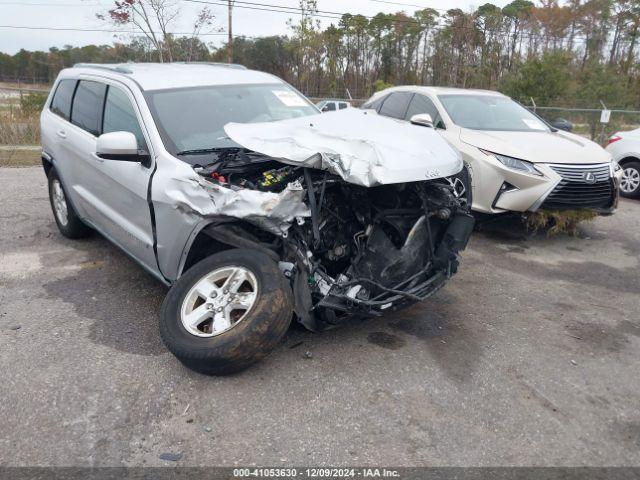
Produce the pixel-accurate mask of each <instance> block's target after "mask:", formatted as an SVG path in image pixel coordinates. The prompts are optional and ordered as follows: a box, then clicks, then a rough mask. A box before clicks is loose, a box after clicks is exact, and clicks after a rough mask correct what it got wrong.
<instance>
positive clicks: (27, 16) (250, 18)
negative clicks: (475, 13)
mask: <svg viewBox="0 0 640 480" xmlns="http://www.w3.org/2000/svg"><path fill="white" fill-rule="evenodd" d="M175 1H176V2H177V3H178V4H179V6H180V12H181V15H180V19H179V21H178V22H176V23H175V25H174V26H173V27H172V31H175V32H189V31H191V26H190V25H192V23H193V20H194V18H195V15H196V13H197V12H198V11H199V10H200V8H202V7H203V5H202V4H195V3H189V2H187V1H185V0H175ZM214 1H216V2H217V3H220V0H214ZM251 1H252V2H254V3H262V4H269V5H283V6H289V7H295V6H297V5H298V0H251ZM389 1H394V2H396V3H402V4H411V5H418V6H420V7H421V8H426V7H431V8H436V9H441V10H442V13H444V11H445V10H446V9H449V8H461V9H463V10H465V11H468V10H470V9H472V8H473V7H476V6H477V5H478V4H483V3H485V1H486V0H483V1H481V2H475V3H474V2H470V1H469V0H447V1H442V0H389ZM492 3H494V4H495V5H498V6H500V7H502V6H504V5H505V4H506V3H508V2H507V1H506V0H495V1H493V2H492ZM110 5H113V1H111V2H110V1H108V0H0V25H1V26H0V52H5V53H9V54H14V53H16V52H17V51H18V50H20V49H21V48H24V49H27V50H48V49H49V47H52V46H55V47H63V46H64V45H73V46H82V45H88V44H110V43H112V42H113V41H114V40H116V39H117V38H120V39H122V40H124V41H126V40H128V37H127V36H123V35H118V37H117V38H116V36H115V34H113V33H108V32H78V31H48V30H18V29H10V28H4V27H2V26H7V25H14V26H30V27H54V28H83V29H110V28H112V27H110V26H108V25H105V24H104V23H103V22H100V21H99V20H98V19H97V18H96V14H97V13H100V12H105V11H106V10H107V8H108V7H109V6H110ZM210 8H211V10H212V12H213V13H214V14H215V15H216V19H215V27H217V29H218V30H222V31H226V28H227V11H226V7H224V6H222V5H210ZM318 9H319V10H325V11H330V12H340V13H343V12H349V13H353V14H356V13H359V14H363V15H375V14H376V13H378V12H385V13H393V12H396V11H400V10H404V11H406V12H407V13H412V12H413V11H415V10H417V9H418V7H415V6H409V5H392V4H390V3H384V2H380V1H377V0H349V1H347V0H318ZM289 18H293V19H294V20H295V19H297V18H299V16H297V15H294V14H287V13H278V12H268V11H257V10H249V9H246V8H239V5H238V6H237V7H236V8H234V22H233V30H234V35H247V36H265V35H275V34H286V33H288V32H289V29H288V27H287V20H288V19H289ZM321 21H322V23H323V25H328V24H329V23H331V22H334V23H336V20H331V19H321ZM212 31H215V29H212ZM129 38H130V37H129ZM201 38H202V40H203V41H205V42H206V43H213V44H214V45H220V44H221V42H222V41H224V35H217V36H216V35H212V36H202V37H201Z"/></svg>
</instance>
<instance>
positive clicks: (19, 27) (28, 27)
mask: <svg viewBox="0 0 640 480" xmlns="http://www.w3.org/2000/svg"><path fill="white" fill-rule="evenodd" d="M0 28H11V29H16V30H53V31H62V32H105V33H126V34H134V35H144V34H145V32H136V31H133V30H111V29H104V28H74V27H34V26H31V25H0ZM148 33H158V34H162V33H163V32H156V31H153V32H148ZM167 34H168V35H193V32H167ZM226 34H227V33H226V32H210V33H198V35H206V36H217V35H226ZM247 38H255V37H247Z"/></svg>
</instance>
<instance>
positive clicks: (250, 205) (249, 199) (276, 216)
mask: <svg viewBox="0 0 640 480" xmlns="http://www.w3.org/2000/svg"><path fill="white" fill-rule="evenodd" d="M181 170H182V169H181ZM182 172H184V170H182ZM175 173H176V175H174V176H173V177H171V178H166V179H165V182H164V185H163V190H164V193H165V195H166V196H167V197H168V198H169V199H171V200H172V204H173V206H174V208H176V209H178V210H180V211H182V212H183V213H185V214H187V215H195V216H198V217H211V216H218V215H224V216H228V217H235V218H241V219H243V220H247V221H248V222H251V223H253V224H255V225H257V226H259V227H261V228H263V229H265V230H267V231H269V232H271V233H274V234H276V235H282V234H284V233H286V232H287V230H288V229H289V227H290V226H291V222H292V221H293V220H294V219H296V218H298V217H309V216H311V212H310V211H309V208H308V207H307V206H306V205H305V203H304V202H303V198H304V195H305V190H304V189H303V188H302V186H301V185H300V184H299V183H297V182H293V183H290V184H288V185H287V187H286V188H285V189H284V190H283V191H281V192H279V193H274V192H260V191H256V190H250V189H233V188H227V187H223V186H221V185H216V184H214V183H211V182H208V181H206V180H205V179H204V178H202V177H200V176H199V175H197V174H196V173H195V172H193V171H192V170H191V171H190V172H189V173H186V172H185V173H184V174H182V175H180V174H179V171H176V172H175Z"/></svg>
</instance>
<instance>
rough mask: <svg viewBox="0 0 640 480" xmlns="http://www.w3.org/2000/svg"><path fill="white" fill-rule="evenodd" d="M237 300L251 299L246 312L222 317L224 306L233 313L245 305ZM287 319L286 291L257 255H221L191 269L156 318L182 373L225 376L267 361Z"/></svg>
mask: <svg viewBox="0 0 640 480" xmlns="http://www.w3.org/2000/svg"><path fill="white" fill-rule="evenodd" d="M236 272H240V273H236ZM225 275H226V278H225ZM237 278H240V279H241V280H239V281H236V280H235V279H237ZM245 278H246V279H247V280H242V279H245ZM216 279H219V280H216ZM237 283H240V285H235V284H237ZM243 286H244V287H243ZM234 288H235V290H234ZM242 288H244V290H243V289H242ZM202 292H204V293H202ZM208 292H212V293H208ZM243 295H244V297H242V296H243ZM238 297H241V298H246V299H252V300H251V303H249V301H247V303H246V305H245V306H247V307H248V308H247V309H246V310H244V311H243V310H242V309H240V310H233V311H231V312H229V313H227V307H226V306H227V305H231V306H230V307H229V308H231V309H233V308H234V304H235V303H242V302H243V301H244V300H238ZM230 298H231V300H230ZM225 302H226V303H225ZM241 308H242V307H241ZM198 311H200V313H198ZM243 312H244V313H243ZM218 315H220V316H218ZM225 315H227V317H226V319H225V318H224V316H225ZM229 315H235V319H234V318H232V317H230V316H229ZM292 316H293V300H292V293H291V287H290V286H289V285H288V283H287V280H286V278H285V276H284V275H283V274H282V272H281V271H280V269H279V268H278V265H277V264H276V262H274V261H273V260H272V259H271V258H269V257H268V256H267V255H265V254H264V253H262V252H259V251H256V250H249V249H233V250H225V251H223V252H219V253H216V254H214V255H212V256H210V257H207V258H205V259H204V260H202V261H200V262H198V263H197V264H195V265H194V266H193V267H191V268H190V269H189V270H188V271H187V272H186V273H185V274H184V275H182V277H180V279H179V280H178V281H177V282H176V283H175V285H174V286H173V287H172V288H171V290H169V293H168V294H167V296H166V298H165V299H164V302H163V303H162V309H161V312H160V335H161V337H162V340H163V341H164V343H165V345H166V346H167V348H168V349H169V350H170V351H171V353H173V354H174V355H175V356H176V357H177V358H178V360H180V361H181V362H182V363H183V364H184V365H185V366H186V367H188V368H190V369H192V370H195V371H197V372H200V373H203V374H205V375H227V374H231V373H235V372H238V371H241V370H244V369H245V368H247V367H249V366H250V365H252V364H254V363H256V362H258V361H259V360H261V359H263V358H264V357H266V356H267V355H268V354H269V353H270V352H271V351H272V350H273V349H274V348H275V347H276V346H277V345H278V344H279V343H280V341H281V339H282V337H283V336H284V334H285V333H286V332H287V329H288V328H289V325H290V323H291V319H292ZM192 317H193V319H194V320H190V319H191V318H192ZM218 322H220V323H218ZM225 322H226V323H225ZM194 325H195V326H194ZM216 325H219V327H217V326H216ZM218 328H219V330H216V329H218Z"/></svg>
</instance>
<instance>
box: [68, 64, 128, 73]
mask: <svg viewBox="0 0 640 480" xmlns="http://www.w3.org/2000/svg"><path fill="white" fill-rule="evenodd" d="M73 68H97V69H99V70H109V71H110V72H117V73H133V72H132V71H131V70H129V69H128V68H127V67H123V66H122V65H115V64H113V65H109V64H100V63H76V64H75V65H74V66H73Z"/></svg>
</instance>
